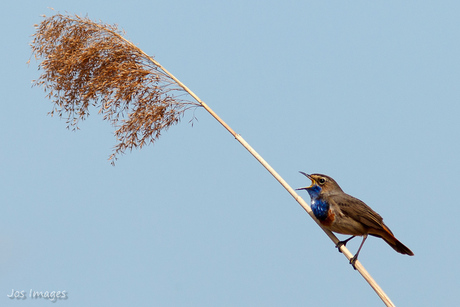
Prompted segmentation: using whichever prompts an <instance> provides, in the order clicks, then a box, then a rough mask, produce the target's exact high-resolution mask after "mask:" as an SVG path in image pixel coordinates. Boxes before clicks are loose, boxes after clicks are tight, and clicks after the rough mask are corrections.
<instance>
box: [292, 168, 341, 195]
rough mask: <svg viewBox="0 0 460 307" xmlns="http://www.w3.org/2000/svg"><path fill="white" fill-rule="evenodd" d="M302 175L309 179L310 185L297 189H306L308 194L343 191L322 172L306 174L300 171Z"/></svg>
mask: <svg viewBox="0 0 460 307" xmlns="http://www.w3.org/2000/svg"><path fill="white" fill-rule="evenodd" d="M300 173H301V174H302V175H305V176H307V177H308V178H309V179H310V180H311V185H310V186H308V187H304V188H299V189H297V190H307V191H308V193H309V194H310V196H312V194H333V193H336V192H341V193H343V191H342V189H341V188H340V186H339V185H338V183H337V182H336V181H335V180H334V179H332V178H331V177H329V176H326V175H323V174H311V175H309V174H306V173H304V172H300Z"/></svg>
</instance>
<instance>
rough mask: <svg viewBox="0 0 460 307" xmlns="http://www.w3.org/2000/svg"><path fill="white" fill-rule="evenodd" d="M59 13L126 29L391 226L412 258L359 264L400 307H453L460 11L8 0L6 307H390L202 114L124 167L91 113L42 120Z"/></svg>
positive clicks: (2, 187) (237, 121) (370, 252)
mask: <svg viewBox="0 0 460 307" xmlns="http://www.w3.org/2000/svg"><path fill="white" fill-rule="evenodd" d="M48 7H53V8H54V9H55V10H56V11H59V12H61V13H65V12H69V13H72V14H80V15H86V14H87V15H88V17H89V18H91V19H95V20H102V21H103V22H106V23H110V24H112V23H117V24H119V26H120V27H122V28H123V29H124V30H125V31H126V32H127V38H128V39H130V40H131V41H133V42H134V43H135V44H137V45H138V46H139V47H140V48H141V49H143V50H144V51H145V52H147V53H148V54H150V55H154V56H155V58H156V59H157V60H158V61H159V62H160V63H161V64H162V65H163V66H164V67H166V68H167V69H168V70H169V71H171V72H172V73H173V74H175V75H176V76H177V77H178V78H179V79H180V80H181V81H182V82H184V83H185V84H186V85H187V86H188V87H189V88H191V89H192V90H193V91H194V92H195V93H196V94H197V95H198V96H199V97H200V98H201V99H203V100H204V101H205V102H206V103H208V104H209V105H210V106H211V108H213V109H214V111H215V112H216V113H217V114H219V115H220V116H221V117H222V118H223V119H224V120H225V121H226V122H227V123H228V124H229V125H230V126H231V127H232V128H233V129H234V130H235V131H236V132H237V133H240V134H241V135H242V136H243V137H244V138H245V139H246V141H248V143H249V144H251V145H252V146H253V147H254V148H255V149H256V150H257V151H258V152H259V153H260V154H261V155H262V156H263V157H264V158H265V159H266V160H267V161H268V162H269V163H270V164H271V165H272V166H273V167H274V168H275V170H277V171H278V172H279V173H280V174H281V176H283V178H284V179H285V180H286V181H287V182H288V183H289V184H290V185H291V186H292V187H293V188H298V187H302V186H305V185H307V184H309V180H307V178H305V177H304V176H302V175H300V174H299V173H298V171H304V172H307V173H324V174H327V175H330V176H332V177H333V178H334V179H336V180H337V181H338V183H339V184H340V185H341V187H342V188H343V190H344V191H345V192H347V193H349V194H351V195H353V196H356V197H358V198H360V199H362V200H363V201H365V202H366V203H367V204H368V205H370V206H371V207H372V208H373V209H374V210H375V211H377V212H378V213H380V214H381V215H382V216H383V218H384V221H385V223H386V224H387V225H388V226H389V227H390V228H391V230H392V231H393V232H394V234H395V235H396V237H397V238H398V239H400V240H401V241H402V242H403V243H404V244H406V245H407V246H408V247H409V248H411V249H412V251H413V252H414V253H415V256H414V257H408V256H406V255H401V254H398V253H396V252H395V251H394V250H393V249H391V248H390V247H389V246H388V245H387V244H385V243H384V242H383V241H382V240H380V239H377V238H374V237H371V238H369V239H368V240H367V242H366V244H365V245H364V248H363V250H362V252H361V254H360V260H361V263H362V264H363V265H364V266H365V268H366V269H367V270H368V271H369V273H370V274H371V275H372V276H373V278H374V279H375V280H376V281H377V282H378V283H379V285H380V286H381V287H382V288H383V290H384V291H385V292H386V293H387V294H388V296H389V297H390V298H391V299H392V300H393V302H394V303H395V304H396V305H397V306H434V305H436V306H458V301H459V296H460V294H459V286H460V277H459V273H460V264H459V261H458V257H459V254H460V244H459V243H460V242H459V239H458V233H457V232H458V216H459V215H460V209H459V204H458V195H457V194H458V191H459V186H460V176H459V174H460V163H459V157H460V99H459V98H460V91H459V81H460V18H459V12H460V3H459V2H458V1H442V2H439V1H404V2H401V1H352V2H350V1H347V2H344V1H247V0H244V1H225V2H224V1H155V0H153V1H144V0H143V1H135V0H134V1H87V0H80V1H41V0H34V1H10V2H8V3H7V4H4V5H3V8H2V10H1V11H0V24H1V26H2V29H3V30H2V38H3V39H2V44H1V46H0V55H1V58H2V61H1V62H0V65H1V74H0V81H1V82H0V84H1V86H0V90H1V97H2V98H1V101H2V112H1V113H0V130H1V131H2V133H1V140H2V142H1V143H2V145H1V146H0V169H1V174H2V176H1V177H0V178H1V179H0V180H1V183H0V195H1V221H0V250H1V252H0V276H1V278H0V305H1V306H34V307H38V306H52V305H53V304H52V303H51V302H49V301H48V300H46V299H32V298H30V297H27V298H26V299H23V300H17V299H9V298H8V297H7V295H9V294H10V293H11V291H12V289H14V290H19V291H25V295H26V296H28V295H29V291H30V290H31V289H32V290H33V291H64V290H65V291H66V292H67V296H68V299H67V300H59V301H57V302H56V303H55V304H56V306H68V307H71V306H72V307H73V306H383V303H382V302H381V301H380V299H379V298H378V296H377V295H376V294H375V293H374V291H373V290H372V289H371V288H370V287H369V285H368V284H367V283H366V282H365V281H364V279H363V278H362V277H361V275H360V274H359V273H358V272H356V271H354V270H353V269H352V267H351V266H350V265H349V264H348V261H347V260H346V258H345V257H344V256H343V255H341V254H340V253H338V252H337V250H336V249H335V248H334V245H333V243H332V242H331V241H330V240H329V239H328V238H327V236H326V235H325V234H324V233H323V232H322V230H321V229H320V228H319V227H318V226H317V225H316V224H315V223H314V221H313V220H312V219H311V218H310V217H309V216H308V214H306V212H305V211H304V210H303V209H302V208H301V207H300V206H299V205H298V204H297V203H296V202H295V201H294V199H293V198H292V197H291V196H290V195H289V194H288V193H287V192H286V191H285V190H284V189H283V188H282V187H281V186H280V185H279V184H278V183H277V182H276V181H275V180H274V179H273V178H272V177H271V176H270V175H269V173H268V172H267V171H266V170H265V169H264V168H263V167H262V166H261V165H260V164H259V163H258V162H257V161H256V160H255V159H254V158H253V157H252V156H250V155H249V153H248V152H247V151H246V150H245V149H244V148H243V147H242V146H241V145H239V143H238V142H237V141H235V139H234V138H233V137H232V136H231V135H230V134H229V133H228V132H227V131H226V130H225V129H224V128H223V127H221V126H220V125H219V124H218V123H217V122H216V121H215V120H214V119H213V118H212V117H211V116H210V115H209V114H207V112H206V111H205V110H204V109H197V110H196V111H195V112H194V113H193V112H190V113H186V114H185V116H184V118H183V120H182V122H181V123H180V124H179V125H176V126H173V127H172V128H171V129H170V130H168V131H167V132H165V133H163V135H162V136H161V138H160V139H159V140H158V142H157V143H156V144H154V145H153V146H148V147H145V148H143V149H142V150H135V151H133V152H132V153H128V154H126V155H124V156H122V157H121V158H120V159H119V160H118V162H117V164H116V166H115V167H113V166H111V164H110V163H109V162H108V161H107V158H108V157H109V155H110V154H111V152H112V147H113V146H114V145H115V144H116V143H115V139H114V137H113V129H112V127H111V126H110V125H109V123H107V122H104V121H103V120H102V118H101V116H99V115H98V114H97V111H96V110H93V112H92V114H91V116H90V117H89V118H88V120H87V121H85V122H83V123H82V124H81V125H80V127H81V130H80V131H78V132H71V131H69V130H66V129H65V127H66V124H65V121H64V120H60V119H59V118H51V117H49V116H47V112H49V111H51V109H52V104H51V102H50V101H49V100H47V99H46V98H45V93H44V92H43V91H42V90H41V89H40V88H31V80H32V79H35V78H38V76H39V73H40V72H39V71H37V62H36V61H34V60H32V61H31V63H30V65H29V66H28V65H27V64H26V62H27V60H28V59H29V58H30V56H31V50H30V48H29V43H30V41H31V39H32V38H31V35H32V34H33V33H34V27H33V25H34V24H37V23H39V22H40V21H41V20H42V18H41V17H40V16H41V15H42V14H46V15H48V16H51V15H53V14H54V13H55V12H53V11H51V10H49V9H48ZM193 116H196V117H197V118H198V121H195V122H194V124H193V127H192V125H191V124H190V123H189V120H190V119H192V118H193ZM299 193H300V195H301V196H302V197H303V198H304V199H305V200H307V201H308V202H309V201H310V200H309V197H308V194H307V193H306V192H305V191H300V192H299ZM339 237H340V238H345V237H344V236H339ZM359 243H360V239H356V240H353V241H352V242H350V243H349V245H348V247H349V249H350V251H351V252H352V253H354V252H355V251H356V250H357V247H358V246H359ZM53 306H54V305H53Z"/></svg>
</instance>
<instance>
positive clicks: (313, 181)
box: [296, 172, 316, 190]
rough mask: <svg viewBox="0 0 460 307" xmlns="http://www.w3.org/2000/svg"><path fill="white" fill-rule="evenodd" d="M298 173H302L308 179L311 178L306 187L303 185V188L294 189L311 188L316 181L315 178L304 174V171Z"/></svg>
mask: <svg viewBox="0 0 460 307" xmlns="http://www.w3.org/2000/svg"><path fill="white" fill-rule="evenodd" d="M299 173H301V174H302V175H304V176H307V177H308V179H310V180H311V185H309V186H308V187H304V188H298V189H296V190H307V189H309V188H311V187H312V186H313V185H314V184H315V183H316V181H315V179H313V177H312V176H310V175H308V174H306V173H304V172H299Z"/></svg>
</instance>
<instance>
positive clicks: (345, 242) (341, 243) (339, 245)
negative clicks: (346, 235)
mask: <svg viewBox="0 0 460 307" xmlns="http://www.w3.org/2000/svg"><path fill="white" fill-rule="evenodd" d="M347 242H348V240H344V241H339V242H337V244H336V245H335V247H336V248H337V250H338V251H339V253H341V252H342V251H341V250H340V248H341V247H342V246H347Z"/></svg>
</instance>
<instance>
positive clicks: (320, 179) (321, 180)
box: [318, 178, 326, 184]
mask: <svg viewBox="0 0 460 307" xmlns="http://www.w3.org/2000/svg"><path fill="white" fill-rule="evenodd" d="M318 182H319V183H320V184H324V183H325V182H326V179H324V178H319V180H318Z"/></svg>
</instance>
